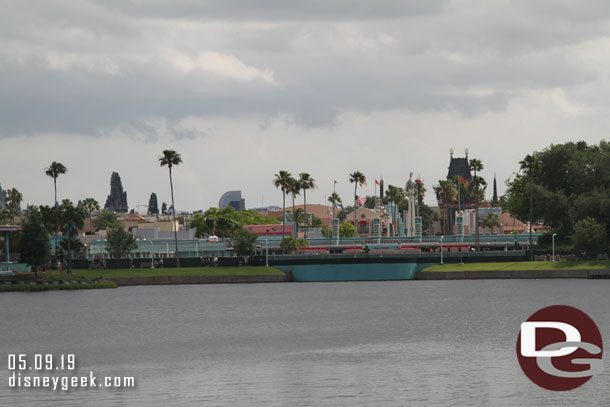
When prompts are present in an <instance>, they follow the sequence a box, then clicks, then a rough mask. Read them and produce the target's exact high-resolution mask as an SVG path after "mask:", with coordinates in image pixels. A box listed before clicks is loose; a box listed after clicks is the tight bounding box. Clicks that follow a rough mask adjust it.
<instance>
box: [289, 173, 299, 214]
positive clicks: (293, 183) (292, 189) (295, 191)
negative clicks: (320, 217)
mask: <svg viewBox="0 0 610 407" xmlns="http://www.w3.org/2000/svg"><path fill="white" fill-rule="evenodd" d="M287 192H289V193H290V195H292V211H293V212H294V210H295V207H294V200H295V199H296V197H297V195H299V194H300V193H301V186H300V185H299V181H297V180H296V179H294V178H292V177H290V182H289V184H288V190H287Z"/></svg>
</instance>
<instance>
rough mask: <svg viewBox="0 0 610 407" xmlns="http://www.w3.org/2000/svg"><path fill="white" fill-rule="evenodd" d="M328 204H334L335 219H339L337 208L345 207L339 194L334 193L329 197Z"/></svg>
mask: <svg viewBox="0 0 610 407" xmlns="http://www.w3.org/2000/svg"><path fill="white" fill-rule="evenodd" d="M328 202H330V203H331V204H333V219H334V218H336V217H337V206H343V201H342V200H341V197H340V196H339V194H338V193H336V192H333V193H332V194H330V196H329V197H328Z"/></svg>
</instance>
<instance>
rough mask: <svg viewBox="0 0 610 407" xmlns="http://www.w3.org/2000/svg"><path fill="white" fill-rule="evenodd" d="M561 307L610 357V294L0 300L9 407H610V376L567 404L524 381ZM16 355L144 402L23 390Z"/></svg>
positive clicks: (272, 290) (579, 288)
mask: <svg viewBox="0 0 610 407" xmlns="http://www.w3.org/2000/svg"><path fill="white" fill-rule="evenodd" d="M554 304H566V305H571V306H575V307H578V308H580V309H582V310H583V311H584V312H586V313H587V314H589V316H591V317H592V318H593V320H594V321H596V323H597V325H598V326H599V328H600V330H601V333H602V337H603V338H604V341H605V345H606V346H608V340H609V339H610V281H591V280H539V281H534V280H481V281H399V282H362V283H360V282H353V283H294V284H251V285H184V286H157V287H155V286H142V287H124V288H119V289H115V290H92V291H72V292H47V293H35V294H26V293H8V294H7V293H2V294H0V317H1V318H0V321H1V322H0V356H1V357H2V359H1V360H0V362H1V364H2V365H0V380H1V382H0V405H3V406H22V405H23V406H49V405H63V406H83V405H87V406H107V405H130V406H131V405H136V406H149V405H159V406H168V405H188V404H197V405H202V406H254V407H257V406H265V407H266V406H431V405H455V406H465V405H475V406H479V405H480V406H484V405H491V406H515V405H531V406H572V405H603V406H608V405H610V386H609V384H610V368H606V369H605V370H604V372H603V373H602V374H600V375H598V376H596V377H593V378H592V379H591V380H590V381H589V382H588V383H586V384H585V385H584V386H582V387H581V388H579V389H576V390H573V391H570V392H563V393H556V392H549V391H546V390H543V389H541V388H538V387H537V386H536V385H534V384H533V383H531V382H530V381H529V380H528V379H527V378H526V377H525V375H524V374H523V373H522V372H521V369H520V368H519V365H518V363H517V359H516V355H515V343H516V338H517V334H518V331H519V325H520V323H521V322H523V321H524V320H525V319H527V317H529V316H530V315H531V314H532V313H534V312H535V311H537V310H538V309H539V308H542V307H545V306H548V305H554ZM9 353H28V354H34V353H54V354H61V353H74V354H76V357H77V361H78V372H79V373H81V374H86V373H88V372H89V371H90V370H92V371H94V373H95V374H96V375H97V376H103V375H113V376H114V375H121V376H135V378H136V381H137V387H136V388H135V389H122V390H116V389H114V390H110V389H79V390H75V391H70V392H61V391H56V392H53V391H51V390H31V389H19V390H14V389H10V388H9V387H8V377H9V372H8V370H7V354H9ZM606 359H607V356H606ZM607 364H608V363H607Z"/></svg>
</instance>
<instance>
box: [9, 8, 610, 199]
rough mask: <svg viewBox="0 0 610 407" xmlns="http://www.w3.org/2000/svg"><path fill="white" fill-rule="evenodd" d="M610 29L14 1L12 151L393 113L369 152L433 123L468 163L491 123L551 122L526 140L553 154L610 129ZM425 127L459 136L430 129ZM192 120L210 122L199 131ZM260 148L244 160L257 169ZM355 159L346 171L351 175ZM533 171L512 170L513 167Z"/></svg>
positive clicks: (468, 14)
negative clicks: (27, 145)
mask: <svg viewBox="0 0 610 407" xmlns="http://www.w3.org/2000/svg"><path fill="white" fill-rule="evenodd" d="M609 20H610V3H607V2H604V1H594V0H590V1H583V2H579V3H578V4H574V3H572V2H568V1H536V2H531V1H512V2H504V3H489V2H487V1H481V2H464V3H462V2H448V1H440V0H439V1H415V0H414V1H398V0H397V1H390V0H387V1H378V2H370V1H353V0H337V1H321V0H318V1H307V2H305V1H280V0H265V1H256V2H254V1H246V0H228V1H218V2H217V1H214V2H212V1H209V2H206V1H183V0H176V1H171V2H169V1H151V2H145V3H142V2H139V1H118V0H117V1H69V0H61V1H54V2H45V1H41V2H22V1H8V2H5V7H4V9H3V13H0V95H1V96H0V137H1V138H4V141H5V142H7V140H10V141H11V142H15V140H17V141H19V140H21V139H22V137H23V139H24V140H25V136H30V140H33V139H34V138H32V137H35V139H36V140H44V138H45V136H44V135H53V137H55V136H56V135H57V134H64V135H66V134H69V135H72V136H71V137H73V138H74V139H78V140H80V141H82V142H83V143H92V144H93V143H99V142H100V139H102V140H103V139H104V138H109V139H110V138H113V137H115V138H121V139H122V138H126V139H130V140H131V141H130V142H132V143H134V144H133V145H136V144H135V143H138V142H140V141H144V142H145V143H144V144H146V145H147V148H152V147H153V146H155V147H156V146H157V145H160V144H162V143H172V142H178V143H183V144H180V145H184V146H190V145H191V144H188V143H192V144H193V145H197V146H199V145H200V144H197V141H198V139H201V140H204V141H206V142H207V141H209V140H212V139H214V137H220V135H219V133H218V128H217V127H216V125H215V123H219V122H221V123H225V124H226V122H231V123H232V122H235V126H232V125H228V124H227V125H225V126H224V127H223V128H226V129H228V130H226V133H223V134H222V136H224V137H227V139H230V140H232V141H235V143H234V145H235V146H242V145H246V144H247V142H248V140H249V137H251V134H252V133H256V134H257V136H256V137H257V140H260V142H261V143H268V144H265V145H267V146H268V147H269V146H272V145H275V144H277V143H282V142H288V141H294V140H297V139H300V138H302V137H315V136H316V135H317V134H325V135H327V136H328V137H331V136H332V135H333V134H340V135H345V134H346V133H344V132H351V133H353V132H354V130H355V129H354V128H352V127H350V126H351V124H350V123H348V122H345V121H346V120H356V121H358V123H360V124H361V125H362V126H364V125H370V123H371V122H375V120H378V119H377V118H378V117H384V118H386V119H387V120H391V122H387V123H386V122H383V123H380V124H378V126H377V127H375V126H373V127H371V129H370V130H369V131H367V133H366V134H364V133H363V134H361V135H360V136H358V137H359V139H358V140H357V142H358V143H357V145H363V146H367V145H369V144H368V143H370V139H369V138H368V137H372V136H377V137H382V138H383V139H384V140H385V141H386V142H387V143H389V144H390V145H397V144H400V143H401V142H402V141H403V140H402V137H403V136H402V134H403V130H402V129H403V128H405V130H404V132H407V130H408V132H409V134H411V131H412V128H408V129H407V127H408V126H414V127H415V128H417V131H413V134H418V137H419V139H417V140H415V139H413V140H411V142H413V143H415V144H417V145H418V148H420V150H418V151H420V152H423V151H425V150H426V149H425V148H424V147H422V146H421V145H420V144H419V143H421V142H422V141H421V140H427V139H429V138H430V137H431V136H429V135H428V132H429V131H431V130H430V129H429V127H434V129H435V130H434V131H435V132H437V133H435V137H437V138H436V139H434V140H435V141H434V144H435V146H437V145H442V146H443V147H442V148H443V151H445V150H448V148H449V147H451V146H454V147H455V148H456V149H458V150H461V149H462V148H463V147H466V146H467V145H468V144H478V143H479V142H478V139H477V137H480V138H485V137H487V136H488V134H490V133H494V132H495V129H494V123H501V124H498V125H497V126H503V127H504V130H503V131H505V132H507V131H508V130H506V129H507V128H510V126H512V123H513V121H514V120H515V119H517V120H522V121H524V122H528V124H529V123H534V122H535V123H537V126H538V127H537V128H538V132H539V133H540V135H539V136H536V137H537V138H535V139H532V136H531V135H526V134H527V132H528V131H529V127H530V126H524V127H523V128H520V129H519V130H518V132H519V137H522V138H521V140H522V141H523V140H525V141H530V140H532V141H533V142H537V143H538V145H541V146H544V145H545V143H547V144H548V143H550V142H553V141H554V140H553V136H551V135H554V134H558V133H560V131H559V130H558V129H560V130H561V131H562V132H561V134H562V136H561V137H563V138H567V137H568V136H569V134H572V133H573V134H576V135H577V136H576V137H580V135H582V137H588V140H589V141H591V139H595V137H597V135H599V134H607V130H608V129H610V124H607V123H606V122H605V121H604V119H603V118H604V117H606V114H605V113H606V112H605V110H606V107H605V106H607V104H608V96H607V95H608V94H610V93H608V92H607V90H610V89H608V88H609V86H608V85H607V83H606V80H605V77H606V75H607V74H606V71H607V66H608V63H610V60H609V59H610V57H608V55H609V54H608V52H607V50H608V49H609V48H610V41H609V40H608V38H609V37H610V36H609V34H610V32H609V31H610V30H609V27H610V24H608V22H609ZM521 106H527V109H525V108H521ZM520 109H521V110H520ZM530 114H531V115H532V116H531V117H530V116H529V115H530ZM427 117H434V118H437V119H438V120H441V121H442V120H444V122H442V123H434V126H431V125H428V124H427V123H426V122H425V120H423V119H422V118H427ZM524 117H527V118H526V119H525V118H524ZM191 118H192V119H193V120H194V121H197V120H200V121H201V122H202V123H204V124H201V125H185V121H188V120H189V119H191ZM386 119H384V120H386ZM367 120H369V121H368V122H367ZM242 122H243V123H247V125H246V124H244V128H242V127H240V124H241V123H242ZM286 123H287V124H286ZM375 123H376V122H375ZM283 126H286V127H283ZM291 126H294V127H297V128H298V129H294V128H293V127H291ZM456 127H458V128H459V129H461V130H460V132H459V133H456ZM531 127H532V128H534V126H531ZM376 128H383V130H378V131H379V132H381V131H384V132H385V133H383V134H376V132H377V130H375V129H376ZM490 129H494V130H490ZM542 129H544V131H546V133H544V132H543V130H542ZM568 131H569V132H570V133H568ZM587 131H591V134H593V135H588V134H587ZM265 132H269V133H273V136H269V137H267V136H266V133H265ZM275 132H285V135H283V136H282V137H279V136H278V135H277V134H276V133H275ZM543 133H544V134H543ZM37 134H40V135H42V136H41V138H40V139H39V138H37V137H38V136H33V135H37ZM443 134H446V135H443ZM454 134H460V137H461V138H462V139H463V140H461V143H455V142H454V137H455V136H454ZM505 134H512V133H510V132H509V133H505ZM46 137H47V138H48V139H49V141H48V143H49V144H50V143H52V142H53V140H52V138H53V137H50V136H46ZM420 139H421V140H420ZM62 140H65V138H62ZM215 140H216V141H215V142H216V144H215V145H216V148H217V149H218V148H221V147H222V143H221V142H218V140H217V139H215ZM280 140H281V141H280ZM349 141H352V139H351V138H350V139H349ZM318 142H319V143H323V142H324V140H323V139H322V140H318ZM39 144H42V142H39ZM346 144H347V140H345V142H343V143H340V142H337V143H336V144H335V145H334V149H335V150H334V151H340V150H341V149H342V148H346V147H344V145H346ZM495 144H496V143H495V142H491V141H488V140H487V139H485V141H484V142H481V145H484V146H485V149H486V150H485V152H484V153H483V154H481V156H482V157H483V158H485V157H493V155H492V154H490V153H489V151H490V149H492V148H493V147H494V145H495ZM534 144H535V143H534ZM11 145H14V144H11ZM96 145H97V144H96ZM125 145H126V146H128V145H131V144H129V143H128V142H126V144H125ZM202 145H205V143H203V144H202ZM410 145H411V144H410ZM47 147H48V145H47V146H44V148H47ZM41 148H43V147H41ZM125 148H128V147H125ZM269 148H271V147H269ZM252 149H253V148H252V146H250V147H249V148H244V150H243V151H241V152H239V154H240V155H239V157H238V158H237V160H238V161H239V162H240V163H245V162H248V159H249V158H248V154H250V153H251V150H252ZM396 150H398V149H396ZM60 151H61V150H60ZM273 152H274V154H276V155H282V154H283V153H284V152H283V151H279V150H275V149H274V150H273ZM520 153H521V152H520V151H519V152H518V154H520ZM236 154H237V153H236ZM346 154H348V158H350V157H356V156H357V155H356V154H357V153H356V152H354V151H351V152H347V153H346ZM350 154H351V155H350ZM515 154H517V153H515ZM258 157H259V159H261V160H269V156H267V155H265V153H264V152H258ZM261 157H262V158H261ZM335 158H336V157H326V160H328V161H329V162H330V161H332V160H333V159H335ZM348 158H345V161H344V162H342V165H344V166H349V165H353V164H352V162H350V161H349V159H348ZM445 158H446V157H443V159H442V160H441V161H442V162H441V161H439V162H440V164H439V165H437V167H439V168H441V167H442V168H444V167H445V166H446V163H445V161H446V160H445ZM520 158H522V157H513V156H510V157H509V156H505V157H503V159H505V160H507V164H502V165H505V166H506V168H508V167H507V166H508V165H509V164H508V161H510V160H513V161H515V160H517V159H520ZM5 162H6V161H5ZM288 163H290V162H288ZM47 164H48V163H46V162H45V163H42V164H41V165H40V167H41V168H42V167H43V166H44V165H47ZM120 164H121V163H119V162H117V163H114V165H116V166H117V168H119V165H120ZM218 165H220V164H218ZM303 165H307V162H306V161H305V162H303ZM420 165H421V166H422V168H423V167H424V166H425V165H427V163H422V164H420ZM238 167H239V166H236V168H238ZM242 170H243V169H242ZM370 170H371V171H373V170H374V169H370ZM513 170H514V169H510V170H508V169H506V172H507V173H510V172H512V171H513ZM193 171H199V172H200V171H202V169H201V168H198V169H196V170H193ZM246 171H249V170H246ZM269 171H271V172H273V171H276V170H275V169H269ZM342 171H343V170H342ZM3 172H4V171H3ZM328 172H330V169H329V170H328ZM227 176H229V175H228V174H227ZM439 176H442V174H440V175H438V174H435V175H434V177H437V178H438V177H439ZM100 178H103V179H104V180H105V179H106V178H107V176H106V175H104V176H103V177H101V176H100ZM194 179H195V177H194V176H193V180H191V181H190V182H191V186H192V185H194V184H195V183H196V181H194ZM234 179H237V177H235V178H234ZM0 181H2V182H3V184H4V183H5V181H3V180H0ZM104 182H106V181H104ZM252 182H254V181H252ZM265 182H266V183H268V182H267V181H265ZM392 182H395V183H396V181H392ZM501 184H502V182H501ZM234 187H239V185H234ZM255 188H256V187H255V186H254V187H253V189H255ZM430 190H431V189H430ZM142 199H144V198H142Z"/></svg>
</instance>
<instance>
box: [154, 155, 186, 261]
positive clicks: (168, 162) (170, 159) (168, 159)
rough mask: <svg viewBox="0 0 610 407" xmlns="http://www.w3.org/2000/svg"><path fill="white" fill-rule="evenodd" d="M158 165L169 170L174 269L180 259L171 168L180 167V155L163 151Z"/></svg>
mask: <svg viewBox="0 0 610 407" xmlns="http://www.w3.org/2000/svg"><path fill="white" fill-rule="evenodd" d="M159 163H160V164H161V167H165V166H167V168H169V186H170V189H171V192H172V215H173V218H174V222H173V226H174V241H175V243H176V267H180V257H179V256H178V231H177V230H176V205H175V204H174V182H173V180H172V167H173V166H174V165H180V163H182V158H181V157H180V154H178V153H177V152H175V151H174V150H163V155H162V156H161V157H159Z"/></svg>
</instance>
